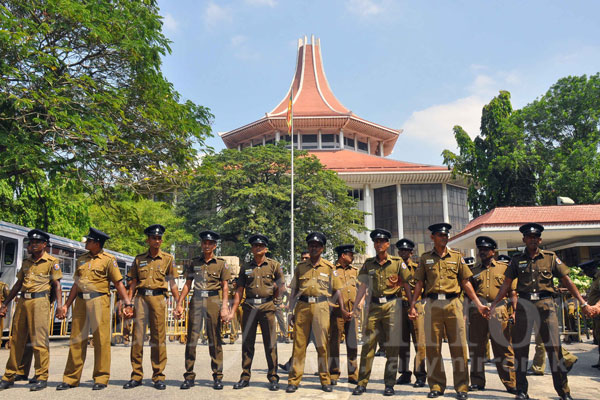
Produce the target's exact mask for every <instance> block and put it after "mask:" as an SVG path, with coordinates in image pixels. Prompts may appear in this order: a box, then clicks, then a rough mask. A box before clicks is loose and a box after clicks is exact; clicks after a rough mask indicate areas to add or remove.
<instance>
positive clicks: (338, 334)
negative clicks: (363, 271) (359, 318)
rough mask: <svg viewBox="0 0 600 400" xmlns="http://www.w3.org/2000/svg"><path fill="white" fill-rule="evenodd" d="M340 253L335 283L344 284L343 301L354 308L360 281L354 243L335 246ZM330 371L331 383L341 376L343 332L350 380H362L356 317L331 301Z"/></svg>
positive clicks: (349, 308)
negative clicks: (355, 265) (358, 361)
mask: <svg viewBox="0 0 600 400" xmlns="http://www.w3.org/2000/svg"><path fill="white" fill-rule="evenodd" d="M335 252H336V253H337V255H338V259H337V262H336V263H335V269H334V270H333V280H334V281H335V283H334V286H336V287H339V288H340V293H341V296H342V301H343V302H344V307H345V308H346V311H348V312H353V310H354V299H355V298H356V283H357V276H358V270H357V269H356V268H354V267H353V266H352V261H354V245H353V244H343V245H341V246H337V247H336V248H335ZM329 327H330V334H329V375H330V378H331V384H332V385H336V384H337V381H338V380H339V379H340V373H341V372H340V342H341V340H342V336H345V338H346V358H347V362H348V383H353V384H355V385H356V384H357V383H358V365H357V356H358V343H357V338H356V335H357V326H356V318H354V317H352V318H350V319H349V320H348V319H345V318H344V315H343V314H342V311H341V310H340V308H339V307H338V306H337V305H335V304H332V305H331V318H330V321H329Z"/></svg>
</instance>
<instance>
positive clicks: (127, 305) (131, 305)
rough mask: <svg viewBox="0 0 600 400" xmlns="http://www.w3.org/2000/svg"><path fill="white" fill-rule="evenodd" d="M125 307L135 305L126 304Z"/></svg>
mask: <svg viewBox="0 0 600 400" xmlns="http://www.w3.org/2000/svg"><path fill="white" fill-rule="evenodd" d="M125 307H133V304H131V303H129V304H125Z"/></svg>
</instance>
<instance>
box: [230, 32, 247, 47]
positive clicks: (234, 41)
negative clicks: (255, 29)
mask: <svg viewBox="0 0 600 400" xmlns="http://www.w3.org/2000/svg"><path fill="white" fill-rule="evenodd" d="M247 40H248V38H247V37H246V36H244V35H236V36H234V37H232V38H231V45H232V46H234V47H237V46H241V45H243V44H244V43H246V41H247Z"/></svg>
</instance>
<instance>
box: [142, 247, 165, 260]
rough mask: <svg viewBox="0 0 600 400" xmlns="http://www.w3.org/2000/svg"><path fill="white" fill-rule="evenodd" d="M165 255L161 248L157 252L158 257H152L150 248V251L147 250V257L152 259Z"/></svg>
mask: <svg viewBox="0 0 600 400" xmlns="http://www.w3.org/2000/svg"><path fill="white" fill-rule="evenodd" d="M162 256H163V252H162V250H161V249H158V253H157V254H156V257H152V254H150V249H148V251H147V252H146V258H151V259H153V260H154V259H155V258H162Z"/></svg>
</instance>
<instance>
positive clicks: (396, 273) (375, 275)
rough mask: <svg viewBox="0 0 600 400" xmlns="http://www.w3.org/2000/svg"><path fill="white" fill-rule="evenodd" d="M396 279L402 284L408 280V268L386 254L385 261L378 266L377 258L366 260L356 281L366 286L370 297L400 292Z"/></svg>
mask: <svg viewBox="0 0 600 400" xmlns="http://www.w3.org/2000/svg"><path fill="white" fill-rule="evenodd" d="M398 278H400V279H401V280H402V281H404V282H408V280H409V279H410V273H409V271H408V267H407V266H406V264H405V263H404V260H402V258H400V257H393V256H390V255H389V254H386V261H385V262H384V263H383V264H380V263H379V261H377V257H371V258H367V260H366V261H365V263H364V264H363V266H362V268H361V269H360V271H359V273H358V280H359V281H360V283H364V284H365V285H367V286H368V288H369V292H370V294H371V297H383V296H390V295H393V294H396V293H398V291H399V290H400V289H399V287H398V285H397V283H398V282H399V281H398Z"/></svg>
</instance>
